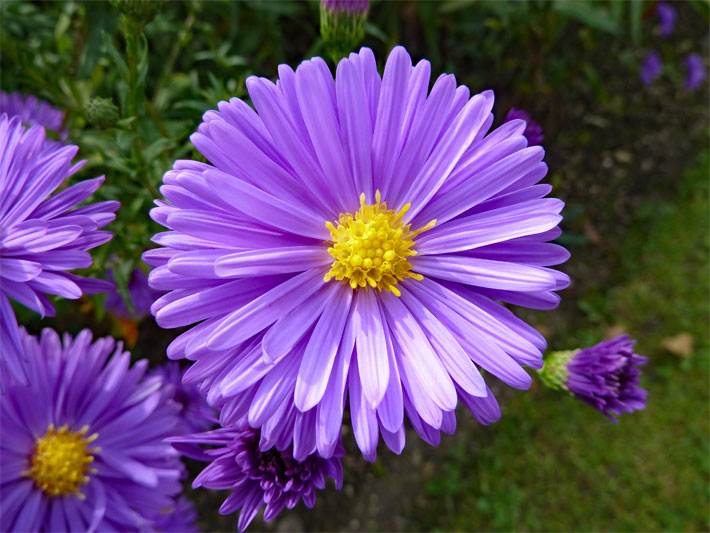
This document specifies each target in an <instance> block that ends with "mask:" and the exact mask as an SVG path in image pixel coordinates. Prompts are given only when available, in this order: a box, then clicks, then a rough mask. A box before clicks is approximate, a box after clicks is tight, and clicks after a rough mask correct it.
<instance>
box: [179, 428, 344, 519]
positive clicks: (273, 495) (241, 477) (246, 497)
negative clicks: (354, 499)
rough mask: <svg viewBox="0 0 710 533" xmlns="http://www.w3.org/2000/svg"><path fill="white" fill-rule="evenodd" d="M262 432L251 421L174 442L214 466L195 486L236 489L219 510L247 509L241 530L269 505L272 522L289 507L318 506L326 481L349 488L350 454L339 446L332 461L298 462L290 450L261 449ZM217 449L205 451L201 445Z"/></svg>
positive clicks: (314, 458)
mask: <svg viewBox="0 0 710 533" xmlns="http://www.w3.org/2000/svg"><path fill="white" fill-rule="evenodd" d="M260 440H261V438H260V434H259V431H258V430H254V429H251V428H250V427H249V426H248V425H246V423H245V422H240V423H238V424H237V425H236V426H235V427H233V428H219V429H215V430H213V431H208V432H206V433H197V434H195V435H188V436H185V437H177V438H172V439H170V441H171V442H173V443H174V446H175V447H176V448H178V449H179V450H181V451H182V452H183V453H185V455H187V456H189V457H192V458H194V459H199V460H203V461H209V462H210V464H209V465H208V466H207V467H206V468H205V469H204V470H203V471H202V472H201V473H200V474H199V475H198V476H197V477H196V478H195V481H194V482H193V483H192V486H193V487H205V488H208V489H221V490H225V489H226V490H231V491H232V492H231V494H230V495H229V496H228V497H227V498H226V499H225V500H224V503H223V504H222V506H221V507H220V508H219V512H220V513H221V514H231V513H233V512H235V511H236V510H238V509H241V511H240V514H239V522H238V528H239V531H244V530H245V529H246V528H247V527H248V526H249V524H250V523H251V521H252V520H253V519H254V517H255V516H256V515H257V513H258V512H259V510H260V509H261V508H262V507H264V505H266V509H265V511H264V520H265V521H266V522H269V521H271V520H272V519H274V518H275V517H276V515H278V514H279V513H280V512H281V511H282V510H283V509H284V507H287V508H288V509H293V507H295V505H296V504H297V503H298V502H299V501H300V500H303V503H305V504H306V506H307V507H309V508H311V507H313V505H314V504H315V502H316V489H321V490H322V489H324V488H325V483H326V478H328V477H330V478H333V479H334V480H335V486H336V488H337V489H340V488H341V487H342V486H343V470H342V466H341V464H340V457H342V456H343V455H345V450H344V449H343V448H342V446H340V444H338V446H337V447H336V449H335V451H334V453H333V455H332V457H330V458H329V459H324V458H322V457H320V456H318V455H317V454H313V455H309V456H308V457H307V458H305V459H304V460H302V461H298V460H296V459H294V457H293V453H292V448H291V447H290V446H288V447H286V448H284V449H277V448H275V447H271V446H269V445H268V444H267V445H266V446H264V445H263V442H261V444H262V445H260ZM198 444H204V445H208V446H216V448H210V449H208V450H207V451H202V450H201V449H200V448H199V447H198V446H197V445H198Z"/></svg>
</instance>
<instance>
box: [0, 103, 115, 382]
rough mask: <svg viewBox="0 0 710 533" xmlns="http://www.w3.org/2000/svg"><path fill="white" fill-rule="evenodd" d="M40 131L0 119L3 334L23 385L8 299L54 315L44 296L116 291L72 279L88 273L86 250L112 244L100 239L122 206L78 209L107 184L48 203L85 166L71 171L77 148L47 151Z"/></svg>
mask: <svg viewBox="0 0 710 533" xmlns="http://www.w3.org/2000/svg"><path fill="white" fill-rule="evenodd" d="M44 140H45V131H44V128H42V127H41V126H33V127H31V128H29V129H26V128H25V126H23V125H22V123H21V122H20V119H19V117H15V118H13V119H11V120H8V118H7V116H6V115H0V166H1V168H0V191H1V192H2V196H1V198H0V316H1V317H2V318H1V319H0V328H1V330H0V331H1V332H2V340H3V350H2V359H1V361H2V365H3V366H4V368H5V369H7V370H8V371H9V372H10V373H11V374H12V375H13V376H15V378H16V379H17V380H18V381H20V382H21V383H25V382H26V379H25V375H24V370H23V364H22V358H21V357H20V356H19V353H20V351H21V346H20V341H19V338H18V337H17V331H18V330H17V322H16V321H15V314H14V312H13V311H12V307H11V306H10V302H9V300H8V298H12V299H14V300H16V301H17V302H19V303H21V304H22V305H24V306H26V307H29V308H30V309H32V310H34V311H36V312H38V313H40V314H41V315H42V316H45V315H48V316H53V315H54V307H53V306H52V304H51V303H50V301H49V299H48V298H47V297H46V294H56V295H59V296H63V297H64V298H71V299H76V298H79V297H80V296H81V295H82V293H94V292H104V291H106V290H110V289H111V287H112V284H110V283H108V282H106V281H101V280H94V279H87V278H82V277H79V276H76V275H74V274H70V273H68V272H67V271H69V270H72V269H75V268H87V267H89V266H90V265H91V263H92V259H91V255H90V254H89V252H88V250H90V249H91V248H94V247H95V246H98V245H100V244H103V243H105V242H106V241H108V240H110V239H111V237H112V233H111V232H108V231H99V228H101V227H103V226H105V225H106V224H108V223H109V222H111V221H112V220H113V219H114V218H115V215H114V213H113V212H114V211H116V209H118V207H119V205H120V204H119V203H118V202H100V203H96V204H90V205H86V206H84V207H79V208H76V206H77V205H78V204H79V203H81V202H83V201H84V200H86V199H87V198H88V197H89V196H91V194H92V193H93V192H94V191H96V189H98V187H99V186H100V185H101V183H102V182H103V181H104V178H103V176H101V177H99V178H95V179H91V180H86V181H82V182H80V183H77V184H76V185H73V186H71V187H68V188H66V189H64V190H62V191H61V192H59V193H57V194H55V195H53V196H50V195H51V194H52V193H53V192H54V191H55V190H56V189H57V188H59V187H60V186H61V185H62V184H64V183H65V182H66V181H67V179H68V178H69V177H70V176H72V175H73V174H75V173H76V172H77V171H78V170H79V169H80V168H81V167H82V166H83V165H84V163H85V162H86V161H81V162H79V163H76V164H74V165H72V159H73V158H74V156H75V155H76V152H77V150H78V147H76V146H72V145H67V146H62V145H60V144H58V143H55V144H54V145H46V144H45V142H44Z"/></svg>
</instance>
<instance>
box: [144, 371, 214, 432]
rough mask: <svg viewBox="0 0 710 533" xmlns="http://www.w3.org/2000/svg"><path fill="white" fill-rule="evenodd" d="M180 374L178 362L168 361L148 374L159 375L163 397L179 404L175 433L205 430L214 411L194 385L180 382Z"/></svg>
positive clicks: (210, 423)
mask: <svg viewBox="0 0 710 533" xmlns="http://www.w3.org/2000/svg"><path fill="white" fill-rule="evenodd" d="M182 374H183V372H182V369H181V368H180V364H179V363H177V362H176V361H168V362H167V363H164V364H162V365H160V366H159V367H158V368H156V369H155V370H153V371H152V372H150V374H149V376H160V378H161V379H162V380H163V382H164V385H163V393H164V397H165V398H167V399H169V400H173V401H175V402H177V404H178V405H179V406H180V413H179V415H180V421H181V424H180V428H179V429H178V430H177V432H176V435H184V434H186V433H197V432H200V431H205V430H206V429H209V427H210V426H212V419H213V418H214V416H215V412H214V410H213V409H211V408H210V406H209V405H207V401H206V400H205V397H204V395H202V394H201V393H200V391H199V390H198V388H197V387H196V386H195V385H193V384H187V385H186V384H184V383H183V382H182Z"/></svg>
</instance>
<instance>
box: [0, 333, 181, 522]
mask: <svg viewBox="0 0 710 533" xmlns="http://www.w3.org/2000/svg"><path fill="white" fill-rule="evenodd" d="M19 336H20V340H21V343H22V349H23V352H22V353H23V356H24V357H25V358H26V359H27V372H28V377H29V385H27V386H25V385H19V384H17V383H15V382H13V381H12V380H10V379H9V377H8V375H7V374H6V373H3V374H2V375H1V376H0V379H2V381H3V385H4V387H5V393H4V394H0V415H1V416H0V429H1V431H0V484H1V485H2V498H0V529H2V531H96V530H99V531H137V530H145V529H148V528H150V527H151V525H152V524H153V523H154V517H155V516H157V515H159V514H160V513H161V512H165V510H169V509H171V508H172V507H174V505H175V502H174V495H175V494H176V493H178V492H180V490H181V488H182V484H181V482H180V478H181V477H182V475H183V467H182V463H181V462H180V456H179V454H178V453H177V452H176V451H175V450H174V449H173V448H172V447H171V446H170V445H169V444H167V443H165V442H164V440H163V439H165V438H166V437H168V436H169V435H172V434H174V428H175V427H176V426H177V424H178V423H179V421H178V417H177V410H178V407H177V405H176V404H174V403H172V402H163V401H161V400H162V397H163V396H162V390H161V385H162V381H161V380H160V379H151V380H142V379H141V378H142V377H143V375H144V373H145V371H146V368H147V361H145V360H143V361H139V362H138V363H136V364H134V365H133V367H130V366H129V365H130V361H131V357H130V354H129V353H128V352H124V351H123V347H122V345H121V343H116V342H115V341H114V340H113V339H112V338H110V337H106V338H103V339H98V340H96V341H95V342H93V343H92V338H91V332H89V331H88V330H84V331H82V332H81V333H80V334H79V335H77V336H76V338H72V337H71V336H70V335H68V334H66V335H64V338H63V339H61V340H60V338H59V335H57V333H56V332H54V331H53V330H51V329H45V330H44V331H43V332H42V335H41V336H40V337H39V338H37V337H34V336H31V335H28V334H27V333H26V332H25V331H24V329H22V330H20V332H19Z"/></svg>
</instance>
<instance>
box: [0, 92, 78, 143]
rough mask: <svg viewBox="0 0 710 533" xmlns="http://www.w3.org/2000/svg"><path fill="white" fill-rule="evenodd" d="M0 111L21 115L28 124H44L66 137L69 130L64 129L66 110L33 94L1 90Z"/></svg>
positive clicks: (12, 115) (13, 115)
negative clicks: (10, 92)
mask: <svg viewBox="0 0 710 533" xmlns="http://www.w3.org/2000/svg"><path fill="white" fill-rule="evenodd" d="M0 113H5V114H7V116H9V117H10V118H12V117H15V116H19V117H20V120H22V122H23V123H24V124H26V125H28V126H35V125H36V126H44V127H45V128H47V129H50V130H53V131H55V132H57V133H58V134H60V136H61V138H66V136H67V132H66V130H63V129H62V128H63V125H64V117H65V115H64V111H61V110H59V109H57V108H56V107H52V105H51V104H50V103H49V102H45V101H44V100H40V99H38V98H37V97H36V96H33V95H31V94H30V95H27V96H25V95H23V94H20V93H12V94H8V93H6V92H5V91H0Z"/></svg>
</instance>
